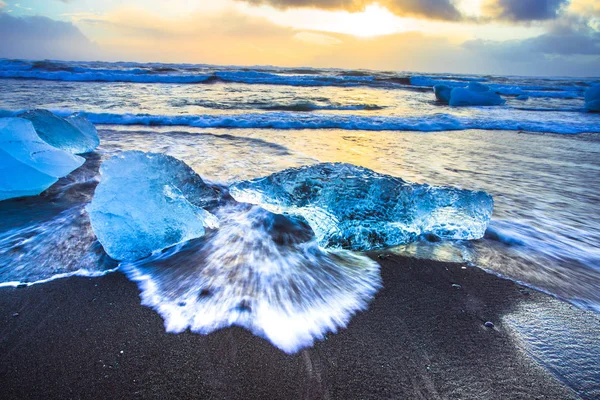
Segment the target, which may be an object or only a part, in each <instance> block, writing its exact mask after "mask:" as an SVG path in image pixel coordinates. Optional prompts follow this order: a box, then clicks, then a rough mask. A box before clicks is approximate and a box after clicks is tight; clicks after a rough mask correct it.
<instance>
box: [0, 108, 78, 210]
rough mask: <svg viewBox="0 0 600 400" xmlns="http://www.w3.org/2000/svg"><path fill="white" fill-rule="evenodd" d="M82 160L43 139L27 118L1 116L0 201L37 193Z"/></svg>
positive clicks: (75, 166)
mask: <svg viewBox="0 0 600 400" xmlns="http://www.w3.org/2000/svg"><path fill="white" fill-rule="evenodd" d="M84 162H85V159H84V158H82V157H79V156H74V155H72V154H70V153H67V152H65V151H62V150H60V149H57V148H55V147H52V146H50V145H49V144H47V143H46V142H44V141H43V140H42V139H41V138H40V137H39V136H38V135H37V133H36V131H35V129H34V128H33V125H32V124H31V122H29V121H28V120H26V119H22V118H0V200H6V199H10V198H14V197H23V196H35V195H38V194H40V193H42V192H43V191H44V190H46V189H48V188H49V187H50V186H52V185H53V184H54V183H55V182H56V181H57V180H58V178H61V177H63V176H66V175H68V174H69V173H70V172H71V171H73V170H75V169H77V168H79V167H80V166H81V165H82V164H83V163H84Z"/></svg>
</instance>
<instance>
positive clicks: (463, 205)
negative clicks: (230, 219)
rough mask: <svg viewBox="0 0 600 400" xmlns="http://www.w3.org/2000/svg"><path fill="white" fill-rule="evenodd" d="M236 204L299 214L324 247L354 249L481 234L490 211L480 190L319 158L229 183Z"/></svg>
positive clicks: (489, 199) (489, 200) (488, 201)
mask: <svg viewBox="0 0 600 400" xmlns="http://www.w3.org/2000/svg"><path fill="white" fill-rule="evenodd" d="M229 190H230V194H231V195H232V196H233V197H234V198H235V199H236V200H237V201H239V202H246V203H252V204H258V205H260V206H262V207H264V208H266V209H267V210H269V211H272V212H275V213H285V214H290V215H294V216H299V217H302V218H304V219H305V220H306V221H307V222H308V224H309V225H310V226H311V228H312V229H313V231H314V232H315V234H316V237H317V239H318V241H319V242H320V244H321V245H323V246H325V247H341V248H347V249H354V250H371V249H376V248H382V247H388V246H394V245H399V244H404V243H409V242H411V241H414V240H416V239H417V238H419V237H422V236H426V235H432V236H433V237H436V238H441V239H464V240H470V239H478V238H481V237H482V236H483V234H484V232H485V230H486V227H487V225H488V222H489V220H490V218H491V216H492V211H493V204H494V203H493V200H492V197H491V196H490V195H488V194H487V193H485V192H475V191H469V190H462V189H456V188H451V187H434V186H429V185H421V184H411V183H408V182H405V181H404V180H402V179H400V178H396V177H393V176H389V175H383V174H379V173H376V172H374V171H371V170H369V169H366V168H362V167H357V166H354V165H350V164H343V163H324V164H317V165H312V166H305V167H301V168H292V169H288V170H284V171H281V172H277V173H275V174H272V175H270V176H267V177H264V178H258V179H254V180H250V181H242V182H238V183H234V184H232V185H231V186H230V188H229Z"/></svg>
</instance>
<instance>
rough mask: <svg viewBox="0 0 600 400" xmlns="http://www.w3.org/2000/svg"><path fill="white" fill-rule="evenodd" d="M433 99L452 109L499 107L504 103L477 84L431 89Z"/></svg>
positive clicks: (487, 89)
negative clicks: (433, 94)
mask: <svg viewBox="0 0 600 400" xmlns="http://www.w3.org/2000/svg"><path fill="white" fill-rule="evenodd" d="M433 91H434V93H435V97H436V98H437V99H438V100H439V101H442V102H444V103H448V104H449V105H451V106H453V107H464V106H499V105H502V104H504V103H506V100H504V99H503V98H502V97H500V95H498V94H497V93H496V92H494V91H492V90H490V88H489V87H488V86H486V85H483V84H481V83H478V82H471V83H469V86H468V87H466V88H465V87H455V88H450V87H449V86H447V85H443V84H440V85H435V86H434V87H433Z"/></svg>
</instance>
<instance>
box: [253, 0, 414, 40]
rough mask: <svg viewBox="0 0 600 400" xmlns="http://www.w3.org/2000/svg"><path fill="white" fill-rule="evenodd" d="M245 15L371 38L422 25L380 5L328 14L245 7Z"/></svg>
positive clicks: (306, 10) (301, 26) (299, 27)
mask: <svg viewBox="0 0 600 400" xmlns="http://www.w3.org/2000/svg"><path fill="white" fill-rule="evenodd" d="M244 13H246V14H250V15H254V16H258V17H264V18H267V19H268V20H269V21H271V22H273V23H275V24H278V25H282V26H288V27H292V28H295V29H302V30H314V31H322V32H335V33H344V34H349V35H354V36H358V37H370V36H379V35H388V34H392V33H398V32H406V31H411V30H415V29H416V28H417V26H418V23H417V22H416V21H415V20H414V19H412V18H400V17H397V16H396V15H394V14H392V13H391V12H390V11H389V10H388V9H387V8H384V7H381V6H380V5H378V4H372V5H370V6H367V7H366V8H365V10H364V11H362V12H357V13H350V12H347V11H325V10H317V9H290V10H277V9H274V8H272V7H266V6H265V7H251V6H245V7H244Z"/></svg>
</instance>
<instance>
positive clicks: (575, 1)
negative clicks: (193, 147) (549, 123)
mask: <svg viewBox="0 0 600 400" xmlns="http://www.w3.org/2000/svg"><path fill="white" fill-rule="evenodd" d="M0 57H3V58H26V59H55V60H106V61H140V62H173V63H203V64H219V65H277V66H310V67H337V68H366V69H378V70H392V71H419V72H454V73H479V74H505V75H556V76H599V75H600V0H378V1H371V0H18V1H13V0H0Z"/></svg>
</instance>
